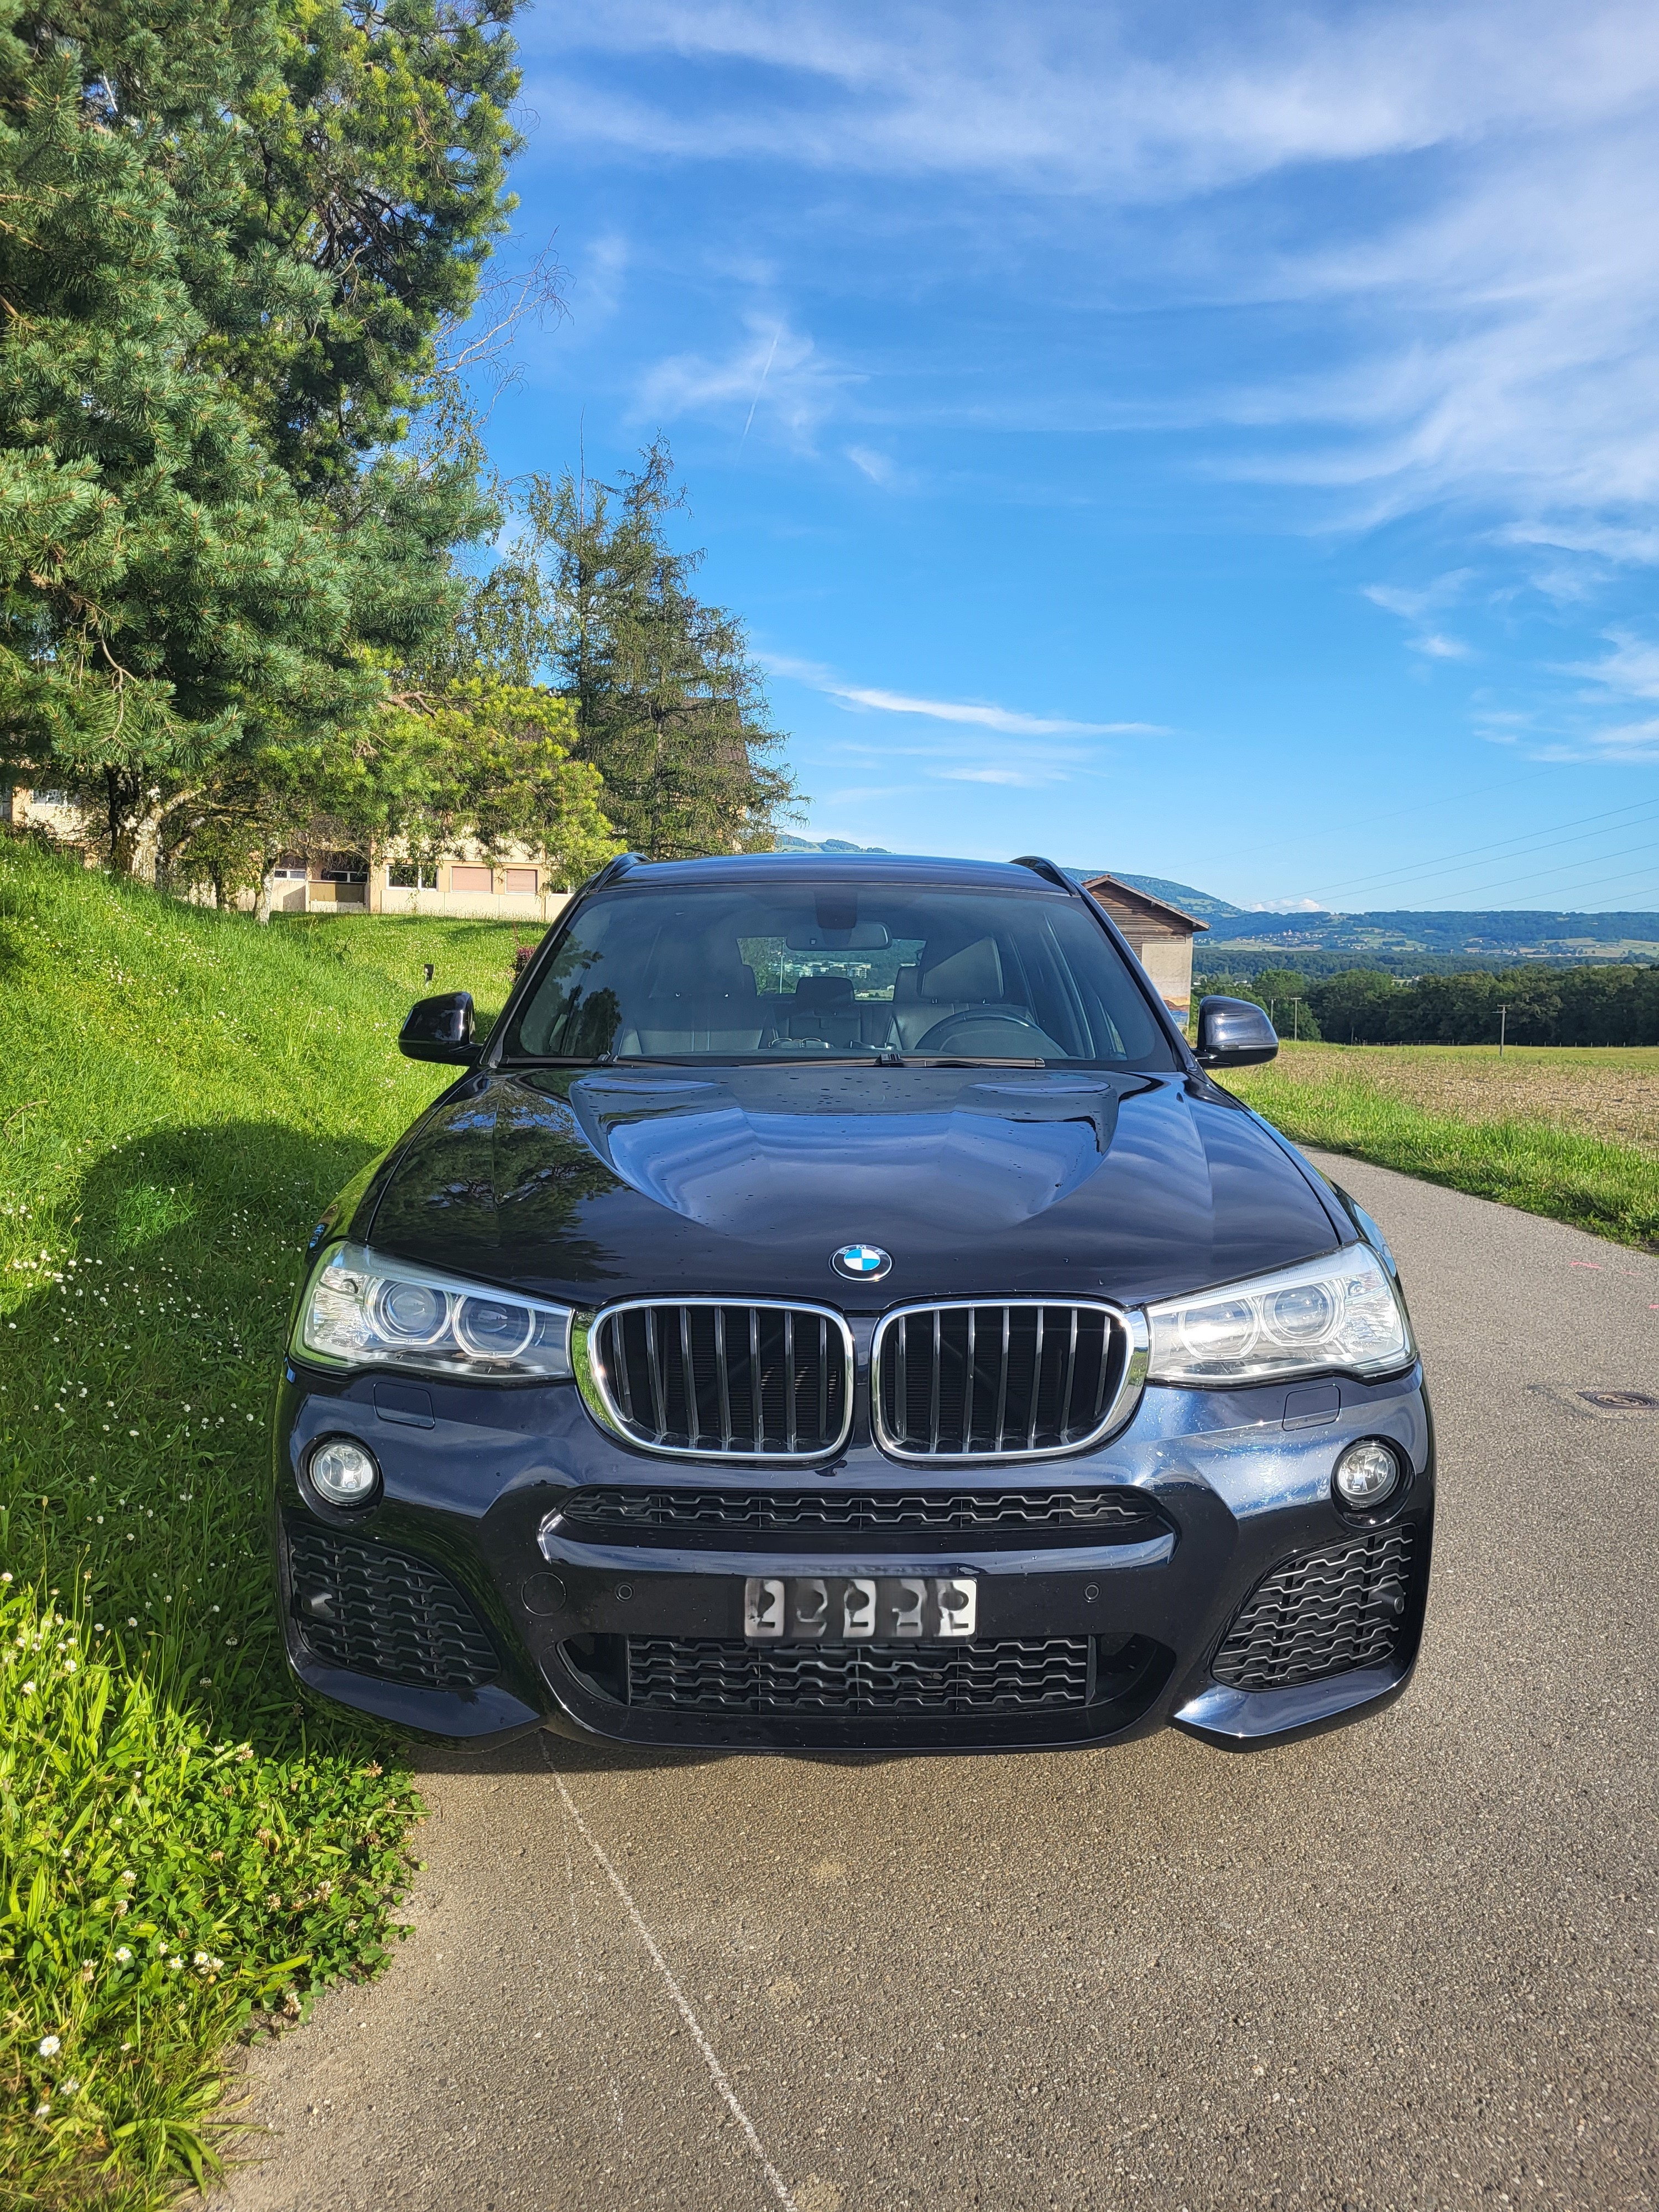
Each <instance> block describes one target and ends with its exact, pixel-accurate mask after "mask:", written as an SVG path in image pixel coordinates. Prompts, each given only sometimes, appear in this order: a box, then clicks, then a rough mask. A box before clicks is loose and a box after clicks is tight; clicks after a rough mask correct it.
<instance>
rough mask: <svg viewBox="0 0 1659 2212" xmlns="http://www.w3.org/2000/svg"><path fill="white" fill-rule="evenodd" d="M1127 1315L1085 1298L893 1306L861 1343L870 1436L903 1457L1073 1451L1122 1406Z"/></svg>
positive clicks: (1133, 1361)
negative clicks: (871, 1338)
mask: <svg viewBox="0 0 1659 2212" xmlns="http://www.w3.org/2000/svg"><path fill="white" fill-rule="evenodd" d="M1137 1324H1138V1316H1128V1315H1125V1314H1122V1313H1121V1312H1119V1310H1117V1309H1116V1308H1115V1307H1113V1306H1109V1305H1107V1304H1104V1303H1103V1302H1099V1303H1097V1302H1095V1301H1092V1300H1066V1299H1048V1298H1012V1299H1006V1300H999V1299H990V1298H986V1299H967V1298H954V1299H942V1300H939V1301H938V1302H936V1303H932V1304H927V1305H919V1306H904V1307H901V1308H899V1309H898V1310H896V1312H893V1313H890V1314H887V1315H885V1316H884V1317H883V1319H882V1321H881V1322H880V1323H879V1324H878V1328H877V1330H876V1336H875V1342H874V1345H873V1346H872V1353H871V1401H872V1417H873V1421H874V1426H875V1431H876V1440H877V1442H878V1443H879V1445H880V1446H881V1449H883V1450H884V1452H886V1453H888V1454H890V1455H891V1456H892V1457H894V1458H896V1459H901V1460H914V1461H935V1462H937V1461H941V1460H982V1459H1040V1458H1042V1457H1044V1456H1047V1455H1051V1454H1053V1453H1055V1452H1069V1451H1077V1450H1080V1449H1084V1448H1085V1447H1086V1446H1088V1445H1090V1444H1091V1443H1096V1442H1097V1441H1098V1440H1099V1439H1100V1438H1101V1437H1103V1435H1104V1434H1105V1433H1106V1432H1107V1431H1109V1429H1110V1428H1111V1427H1112V1425H1113V1424H1114V1422H1115V1421H1116V1420H1118V1419H1119V1418H1120V1417H1121V1416H1122V1415H1125V1414H1126V1413H1127V1410H1129V1409H1131V1408H1132V1406H1133V1396H1134V1395H1135V1394H1136V1393H1138V1391H1139V1386H1140V1383H1141V1381H1142V1380H1143V1378H1144V1374H1145V1354H1144V1348H1143V1344H1142V1339H1143V1337H1144V1325H1139V1326H1138V1325H1137ZM924 1370H925V1372H924ZM1085 1409H1086V1413H1087V1418H1086V1419H1082V1418H1079V1416H1080V1415H1081V1414H1082V1413H1084V1412H1085ZM987 1414H988V1416H989V1418H988V1419H987V1418H985V1416H986V1415H987Z"/></svg>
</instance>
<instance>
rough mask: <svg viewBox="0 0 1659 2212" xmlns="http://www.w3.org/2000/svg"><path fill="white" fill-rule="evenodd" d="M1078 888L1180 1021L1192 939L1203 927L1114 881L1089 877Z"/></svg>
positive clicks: (1189, 987)
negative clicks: (1105, 918) (1100, 912)
mask: <svg viewBox="0 0 1659 2212" xmlns="http://www.w3.org/2000/svg"><path fill="white" fill-rule="evenodd" d="M1083 888H1084V890H1085V891H1087V892H1088V894H1089V896H1090V897H1091V898H1092V899H1097V900H1098V901H1099V902H1100V904H1101V905H1102V906H1103V907H1104V908H1105V909H1106V911H1107V913H1108V914H1109V915H1111V917H1112V920H1113V921H1115V923H1116V924H1117V926H1118V927H1119V928H1120V929H1121V931H1122V932H1123V934H1124V935H1125V937H1127V939H1128V940H1129V945H1130V948H1131V950H1132V951H1133V953H1134V955H1135V957H1136V958H1137V959H1138V960H1139V963H1140V964H1141V966H1142V967H1143V968H1144V969H1146V973H1147V974H1148V975H1150V976H1151V977H1152V982H1153V984H1154V986H1155V987H1156V988H1157V990H1158V996H1159V997H1160V998H1161V999H1162V1000H1163V1001H1164V1005H1165V1006H1169V1007H1170V1008H1172V1009H1173V1011H1174V1012H1176V1013H1177V1014H1179V1015H1180V1016H1181V1018H1182V1020H1183V1021H1184V1020H1185V1019H1186V1018H1187V1012H1188V1008H1189V1007H1190V1006H1191V1005H1192V1002H1193V939H1194V937H1196V936H1197V934H1198V933H1199V931H1200V929H1207V928H1208V927H1209V926H1210V925H1209V923H1208V922H1207V921H1200V920H1199V918H1198V916H1197V915H1195V914H1183V913H1182V910H1181V908H1179V907H1178V906H1170V904H1169V903H1168V902H1167V901H1166V900H1164V899H1160V898H1154V897H1153V896H1152V893H1151V892H1150V891H1138V890H1135V889H1134V887H1133V884H1125V883H1120V882H1119V880H1118V878H1116V877H1115V876H1092V877H1091V878H1090V879H1089V881H1088V882H1087V883H1086V884H1085V885H1084V886H1083Z"/></svg>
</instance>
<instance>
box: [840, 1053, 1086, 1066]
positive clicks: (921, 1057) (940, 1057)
mask: <svg viewBox="0 0 1659 2212" xmlns="http://www.w3.org/2000/svg"><path fill="white" fill-rule="evenodd" d="M881 1065H882V1066H884V1067H1047V1066H1048V1061H1047V1060H988V1059H981V1057H980V1055H979V1054H977V1053H975V1054H966V1053H955V1052H903V1053H900V1052H895V1053H887V1054H883V1057H882V1061H881Z"/></svg>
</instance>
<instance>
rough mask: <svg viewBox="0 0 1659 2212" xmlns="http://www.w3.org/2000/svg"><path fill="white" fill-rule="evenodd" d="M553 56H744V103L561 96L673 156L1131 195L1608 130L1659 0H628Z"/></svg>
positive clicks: (616, 140)
mask: <svg viewBox="0 0 1659 2212" xmlns="http://www.w3.org/2000/svg"><path fill="white" fill-rule="evenodd" d="M550 49H562V55H563V57H565V58H568V61H569V62H570V63H572V64H574V63H575V62H576V61H577V59H578V57H579V56H580V54H581V52H583V51H584V50H586V51H588V52H592V51H594V50H601V51H606V52H611V53H613V54H626V55H638V54H641V53H651V52H657V53H666V54H671V55H673V56H676V57H678V58H680V59H681V60H682V61H684V62H689V63H691V64H699V63H702V64H708V63H726V64H732V63H736V64H743V65H744V67H743V68H742V70H741V75H740V78H739V82H740V84H741V91H740V93H738V94H734V95H733V96H732V97H730V98H722V97H721V96H720V94H719V93H718V92H716V91H714V90H712V89H711V91H710V94H709V96H708V97H706V98H704V99H702V100H661V101H653V100H650V99H648V98H647V97H644V96H641V94H638V93H636V92H634V91H632V90H629V92H627V93H617V92H612V91H607V90H605V88H602V87H598V86H595V85H594V84H593V83H592V81H591V80H587V79H584V80H583V82H581V85H580V90H579V91H574V90H573V91H564V90H561V91H558V92H556V93H551V94H541V95H539V97H538V105H546V104H547V103H548V101H549V100H557V103H558V106H557V112H559V114H560V117H561V125H562V129H563V130H564V131H565V132H566V134H567V135H568V136H573V137H574V136H586V137H589V138H592V139H598V140H600V141H604V142H608V143H611V144H613V145H618V146H622V147H625V148H628V149H630V150H636V151H638V152H641V153H642V154H648V155H651V156H652V157H653V158H656V159H660V158H662V157H663V156H665V155H695V156H700V157H702V158H709V157H714V156H732V155H744V156H749V157H753V156H756V155H764V156H769V157H771V158H774V159H781V160H784V161H793V162H798V163H800V164H802V165H805V166H807V167H815V168H829V169H853V170H864V171H866V172H872V173H880V174H899V175H916V174H920V173H930V172H932V173H951V174H956V175H962V176H969V177H971V176H983V177H994V178H995V179H998V180H999V181H1000V182H1002V183H1004V184H1006V185H1024V186H1025V187H1027V188H1029V189H1035V190H1047V191H1066V192H1077V191H1093V192H1097V193H1103V194H1109V195H1111V196H1113V197H1118V198H1121V199H1126V200H1128V201H1131V202H1135V201H1145V200H1149V199H1156V200H1168V199H1170V198H1175V197H1184V196H1187V195H1189V194H1193V193H1199V192H1209V191H1215V190H1216V189H1218V187H1221V186H1225V185H1233V184H1237V183H1240V182H1243V181H1246V180H1249V179H1254V178H1258V177H1261V176H1264V175H1268V174H1271V173H1273V172H1274V171H1276V170H1279V169H1282V168H1284V167H1288V166H1291V165H1300V164H1304V163H1308V162H1331V161H1372V160H1375V159H1376V158H1377V157H1378V156H1383V155H1393V154H1400V153H1402V152H1407V153H1408V152H1415V151H1418V150H1419V149H1423V148H1425V147H1429V146H1433V145H1436V144H1439V143H1448V142H1449V143H1459V144H1468V143H1478V142H1479V141H1480V140H1481V139H1482V138H1484V137H1486V136H1488V135H1490V134H1491V133H1492V132H1493V131H1498V130H1501V129H1505V128H1507V129H1511V130H1513V129H1516V128H1521V129H1528V130H1535V129H1537V128H1539V127H1541V126H1545V127H1547V126H1548V125H1551V124H1557V125H1559V124H1560V123H1562V122H1564V121H1565V122H1582V123H1589V122H1593V121H1596V120H1600V119H1602V118H1605V117H1607V115H1608V114H1610V113H1613V114H1616V113H1630V112H1634V111H1635V110H1637V109H1638V108H1639V107H1640V106H1641V105H1642V104H1643V101H1644V98H1646V97H1647V96H1649V95H1650V94H1651V92H1652V90H1653V89H1654V88H1655V86H1656V85H1659V36H1656V26H1655V21H1654V18H1653V16H1652V14H1651V11H1650V9H1646V8H1645V7H1644V6H1643V5H1641V4H1640V0H1601V4H1600V5H1596V4H1595V0H1591V4H1589V5H1587V6H1581V7H1579V8H1577V9H1574V10H1571V11H1568V10H1565V9H1561V8H1559V6H1556V5H1553V4H1551V0H1510V5H1509V6H1507V7H1505V8H1504V9H1501V10H1498V9H1491V8H1489V7H1486V6H1484V5H1481V4H1479V0H1462V4H1461V5H1460V4H1458V0H1449V4H1445V3H1444V0H1443V4H1439V5H1436V4H1433V0H1417V4H1415V5H1406V6H1400V5H1394V6H1379V5H1370V6H1365V5H1362V6H1358V7H1354V8H1352V9H1343V10H1342V11H1340V14H1338V13H1337V12H1336V11H1334V10H1333V11H1332V12H1331V16H1330V18H1329V19H1328V20H1326V21H1321V20H1320V19H1319V18H1318V16H1317V15H1314V14H1312V13H1311V12H1310V11H1309V10H1308V9H1296V10H1291V9H1282V10H1281V9H1261V8H1257V9H1237V8H1234V7H1226V6H1221V5H1210V6H1207V7H1206V6H1203V5H1197V6H1194V7H1193V8H1190V9H1188V10H1186V11H1184V12H1183V14H1182V17H1181V18H1180V21H1179V25H1178V27H1176V28H1175V29H1174V30H1173V31H1172V29H1171V17H1170V13H1169V11H1167V10H1164V9H1152V8H1137V7H1135V6H1133V5H1126V4H1119V5H1116V6H1099V5H1094V4H1089V5H1084V4H1081V0H1074V4H1056V3H1055V0H1050V4H1048V5H1045V6H1041V7H1032V8H1026V9H1009V8H1007V7H1006V5H1005V4H1003V0H951V4H949V5H935V6H927V5H919V4H911V5H908V6H902V7H898V8H895V7H893V6H891V5H890V4H885V0H836V4H835V5H834V6H826V5H823V4H813V3H812V0H783V4H779V0H612V4H611V5H609V6H607V7H606V8H605V9H603V10H602V11H601V10H586V11H581V13H580V14H577V15H568V16H566V17H565V18H564V20H563V23H562V25H551V26H550V28H549V32H548V33H547V34H546V35H545V36H544V40H543V50H544V51H549V50H550Z"/></svg>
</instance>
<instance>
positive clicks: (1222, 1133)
mask: <svg viewBox="0 0 1659 2212" xmlns="http://www.w3.org/2000/svg"><path fill="white" fill-rule="evenodd" d="M1344 1231H1345V1225H1344V1224H1342V1222H1341V1221H1340V1217H1338V1216H1336V1215H1335V1214H1334V1212H1332V1211H1330V1210H1329V1209H1328V1206H1327V1205H1326V1204H1325V1202H1324V1201H1323V1200H1322V1198H1321V1196H1320V1194H1319V1190H1318V1188H1317V1186H1316V1184H1315V1183H1314V1182H1312V1181H1311V1180H1310V1176H1309V1175H1308V1174H1307V1173H1305V1172H1304V1171H1303V1170H1301V1169H1300V1168H1299V1167H1298V1166H1297V1164H1296V1162H1295V1160H1294V1159H1293V1158H1291V1156H1290V1155H1289V1154H1288V1153H1287V1152H1286V1151H1285V1148H1284V1147H1283V1146H1281V1145H1280V1144H1279V1141H1278V1140H1277V1139H1275V1138H1274V1137H1273V1134H1272V1133H1270V1132H1269V1131H1268V1130H1267V1127H1265V1126H1264V1125H1263V1124H1262V1123H1261V1121H1258V1120H1257V1119H1256V1117H1255V1115H1253V1114H1251V1113H1250V1112H1249V1110H1248V1109H1245V1108H1244V1107H1243V1106H1241V1105H1240V1104H1239V1103H1237V1100H1235V1099H1232V1098H1231V1097H1228V1095H1227V1094H1226V1093H1225V1091H1219V1090H1218V1089H1217V1088H1216V1086H1215V1085H1213V1084H1212V1083H1210V1082H1208V1081H1207V1080H1206V1079H1204V1078H1201V1077H1200V1078H1190V1077H1188V1076H1185V1075H1167V1076H1166V1075H1118V1074H1112V1073H1093V1072H1088V1071H1080V1072H1079V1073H1075V1074H1067V1073H1065V1072H1064V1071H1062V1070H1036V1069H1033V1070H1032V1071H1031V1072H1030V1073H1025V1072H1024V1071H1012V1070H1011V1071H1008V1072H1006V1073H1000V1072H997V1071H994V1070H988V1069H987V1070H984V1071H975V1070H971V1069H966V1070H964V1069H947V1068H876V1067H870V1066H855V1067H850V1066H836V1067H822V1068H817V1069H807V1068H802V1067H777V1066H770V1067H754V1068H738V1067H721V1068H719V1069H716V1070H711V1071H709V1072H708V1073H702V1072H699V1071H695V1070H691V1069H685V1070H680V1069H665V1068H656V1069H647V1068H641V1069H639V1070H636V1071H622V1070H617V1071H614V1072H612V1071H609V1070H594V1071H592V1072H571V1071H565V1070H560V1071H556V1072H547V1073H536V1074H529V1075H517V1076H514V1075H507V1074H489V1075H483V1076H479V1077H477V1078H473V1079H469V1081H468V1082H467V1083H466V1084H465V1085H462V1086H461V1088H460V1089H459V1091H455V1092H452V1093H451V1094H450V1095H449V1097H447V1098H446V1099H444V1100H442V1101H441V1102H440V1103H439V1104H438V1106H437V1107H436V1108H435V1109H434V1111H433V1112H432V1113H431V1114H430V1115H428V1116H427V1117H426V1119H425V1120H424V1121H422V1122H421V1123H420V1124H418V1125H417V1127H416V1129H415V1131H414V1132H413V1133H412V1134H411V1137H410V1140H409V1142H408V1143H407V1144H406V1145H405V1146H404V1149H403V1150H402V1152H400V1154H399V1155H398V1157H397V1158H396V1159H395V1161H394V1162H393V1163H392V1164H391V1167H390V1170H389V1172H388V1173H387V1174H386V1175H385V1176H382V1177H380V1179H379V1181H378V1188H377V1197H376V1200H375V1202H374V1209H373V1216H372V1219H371V1220H368V1221H362V1220H360V1221H359V1222H358V1224H357V1225H356V1232H355V1233H356V1234H358V1235H360V1236H363V1237H367V1238H368V1240H369V1241H372V1242H373V1243H374V1244H375V1245H377V1246H379V1247H380V1248H381V1249H385V1250H386V1251H388V1252H393V1253H397V1254H398V1255H401V1256H403V1257H404V1258H405V1259H410V1260H421V1261H427V1262H428V1263H429V1264H432V1265H436V1266H441V1267H447V1268H449V1269H451V1270H453V1271H455V1272H458V1273H465V1274H471V1275H474V1276H477V1277H479V1278H480V1279H483V1280H485V1281H489V1282H492V1283H497V1284H500V1285H503V1286H506V1285H513V1286H515V1287H517V1288H520V1289H521V1290H524V1291H531V1292H534V1293H536V1294H538V1295H540V1296H543V1297H554V1298H562V1299H569V1300H572V1301H574V1303H576V1304H582V1305H592V1304H601V1303H604V1302H605V1301H607V1300H609V1299H611V1298H614V1297H635V1296H641V1295H649V1294H653V1293H659V1294H661V1295H663V1296H665V1297H675V1296H681V1295H687V1296H689V1295H693V1294H696V1293H699V1292H701V1293H704V1294H712V1295H717V1296H730V1297H734V1298H736V1297H797V1298H799V1297H805V1298H811V1299H814V1300H817V1301H821V1302H828V1303H830V1304H839V1305H842V1306H845V1307H848V1309H849V1310H852V1309H853V1308H854V1306H860V1307H865V1308H873V1307H885V1306H889V1305H894V1304H902V1303H903V1302H904V1301H905V1300H907V1299H911V1298H927V1297H987V1298H989V1297H999V1296H1013V1295H1022V1296H1031V1295H1034V1294H1041V1295H1045V1296H1056V1297H1057V1296H1063V1295H1067V1294H1070V1295H1075V1296H1079V1297H1085V1296H1093V1297H1100V1296H1105V1297H1114V1298H1118V1299H1121V1300H1123V1301H1125V1302H1127V1303H1137V1302H1139V1301H1142V1300H1145V1299H1148V1298H1153V1297H1167V1296H1170V1295H1172V1294H1174V1293H1176V1292H1179V1291H1187V1290H1192V1289H1195V1288H1199V1287H1201V1286H1202V1285H1205V1284H1208V1283H1216V1282H1225V1281H1229V1280H1231V1279H1236V1278H1237V1277H1240V1276H1243V1275H1248V1274H1253V1273H1259V1272H1261V1271H1262V1270H1264V1269H1267V1268H1269V1267H1279V1266H1284V1265H1288V1264H1289V1263H1290V1262H1291V1261H1297V1260H1302V1259H1306V1258H1309V1257H1310V1256H1311V1255H1314V1254H1316V1253H1320V1252H1326V1251H1329V1250H1331V1249H1333V1248H1334V1246H1335V1245H1336V1244H1337V1243H1339V1242H1340V1237H1341V1236H1342V1234H1343V1233H1344ZM850 1243H871V1244H878V1245H880V1246H882V1247H883V1249H885V1250H886V1251H888V1252H890V1254H891V1255H892V1259H893V1267H892V1270H891V1273H890V1274H888V1275H887V1276H886V1277H885V1278H884V1279H883V1281H882V1282H881V1284H880V1285H879V1286H878V1287H877V1286H874V1285H872V1287H871V1288H870V1289H869V1290H867V1291H863V1292H860V1291H858V1290H857V1289H856V1287H855V1286H854V1285H850V1284H848V1283H846V1282H844V1281H843V1280H842V1279H841V1278H840V1277H839V1276H837V1275H836V1274H835V1273H833V1272H832V1270H831V1268H830V1265H829V1261H830V1255H831V1254H832V1253H834V1252H835V1251H836V1250H838V1249H840V1247H842V1245H844V1244H850Z"/></svg>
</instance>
